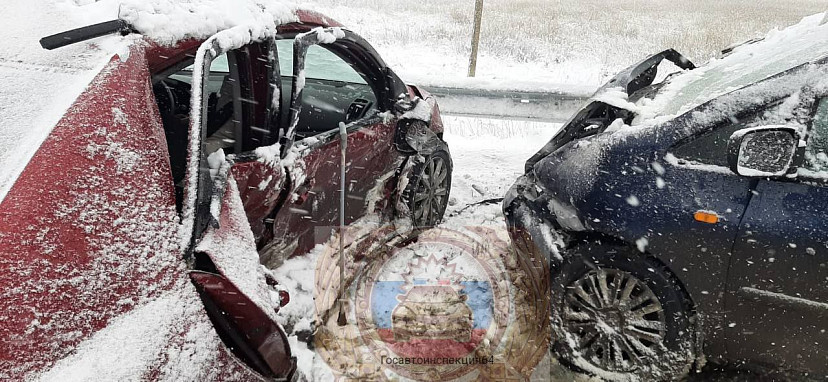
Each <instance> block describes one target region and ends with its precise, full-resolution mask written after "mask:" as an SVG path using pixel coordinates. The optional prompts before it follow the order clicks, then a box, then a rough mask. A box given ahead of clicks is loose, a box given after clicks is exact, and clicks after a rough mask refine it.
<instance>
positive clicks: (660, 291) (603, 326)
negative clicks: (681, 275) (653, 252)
mask: <svg viewBox="0 0 828 382" xmlns="http://www.w3.org/2000/svg"><path fill="white" fill-rule="evenodd" d="M691 311H692V304H691V303H690V301H689V299H688V298H687V296H686V294H685V293H684V291H683V289H682V288H681V287H680V286H679V285H678V283H677V282H676V281H675V279H674V278H673V277H672V276H671V274H670V272H669V271H668V270H667V269H665V267H663V266H661V265H659V264H658V263H657V262H656V261H654V260H652V259H648V258H646V257H645V256H643V255H642V254H641V253H637V252H635V251H633V250H632V249H627V248H618V247H611V246H606V245H600V244H586V245H581V246H578V247H575V248H574V249H573V250H572V251H571V252H570V254H569V256H566V260H565V261H564V263H563V265H562V266H561V267H560V268H559V269H558V270H557V271H554V272H553V274H552V334H553V341H554V349H555V351H556V352H557V354H558V356H559V357H560V361H561V363H563V364H565V365H567V366H569V367H570V368H573V369H575V370H576V371H583V372H587V373H589V374H592V375H595V376H598V377H600V378H602V379H604V380H610V381H630V380H674V379H677V378H680V377H681V376H683V375H685V374H687V373H688V372H689V371H690V368H691V366H692V364H693V361H694V359H695V357H694V354H693V349H694V347H693V339H694V338H695V336H694V332H695V326H694V325H693V323H692V322H691V321H692V320H691V316H692V315H691Z"/></svg>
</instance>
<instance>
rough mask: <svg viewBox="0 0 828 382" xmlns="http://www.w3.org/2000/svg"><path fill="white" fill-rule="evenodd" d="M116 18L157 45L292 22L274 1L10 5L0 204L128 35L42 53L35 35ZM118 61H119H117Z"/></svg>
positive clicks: (2, 49) (1, 107)
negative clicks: (128, 23)
mask: <svg viewBox="0 0 828 382" xmlns="http://www.w3.org/2000/svg"><path fill="white" fill-rule="evenodd" d="M116 18H122V19H124V20H126V21H128V22H130V23H131V24H132V25H133V26H134V27H135V28H136V29H137V30H138V31H139V32H141V33H142V34H143V35H145V36H147V37H149V38H150V39H153V40H155V41H157V42H159V43H162V44H171V43H174V42H175V41H178V40H181V39H185V38H206V37H209V36H211V35H213V34H215V33H217V32H218V31H221V30H227V29H239V30H242V31H243V32H244V33H246V34H248V38H254V39H255V38H257V37H260V36H265V35H268V34H271V33H273V32H274V31H275V29H276V27H277V26H278V25H281V24H283V23H287V22H291V21H296V20H298V17H297V16H296V10H295V8H294V7H293V6H291V5H287V4H285V3H283V2H279V1H274V0H249V1H243V0H190V1H172V0H148V1H138V0H125V1H123V0H101V1H97V2H95V1H93V0H31V1H23V0H11V1H7V2H4V4H3V12H2V14H1V15H0V23H2V25H3V28H0V201H2V199H3V198H4V197H5V196H6V194H7V193H8V191H9V189H10V188H11V187H12V185H13V184H14V182H15V180H16V179H17V177H18V176H19V175H20V173H21V172H22V171H23V169H24V168H25V167H26V165H27V164H28V162H29V160H31V158H32V156H33V155H34V153H35V152H36V151H37V149H38V148H39V147H40V145H41V143H43V140H44V139H45V138H46V137H47V136H48V135H49V133H50V132H51V130H52V128H53V127H54V126H55V125H56V124H57V122H58V121H59V120H60V118H61V117H62V116H63V114H64V113H65V112H66V110H67V109H68V108H69V107H70V106H71V105H72V103H73V102H74V101H75V99H77V97H78V96H80V94H81V93H83V91H84V90H85V89H86V87H87V86H88V85H89V84H90V82H91V81H92V80H93V79H94V78H95V75H96V74H97V73H98V72H100V71H101V69H102V68H103V67H104V65H106V63H107V62H108V61H109V59H110V58H111V57H112V56H113V55H114V54H116V53H119V52H126V51H127V48H126V47H127V45H128V44H129V43H130V42H131V41H134V40H135V39H136V38H137V37H136V36H129V37H120V36H107V37H103V38H99V39H94V40H91V41H90V42H86V43H78V44H74V45H69V46H66V47H63V48H59V49H56V50H52V51H47V50H45V49H43V48H41V47H40V44H39V40H40V39H41V38H42V37H45V36H48V35H52V34H55V33H60V32H64V31H67V30H70V29H74V28H79V27H83V26H86V25H90V24H94V23H98V22H103V21H109V20H114V19H116ZM124 58H126V56H124Z"/></svg>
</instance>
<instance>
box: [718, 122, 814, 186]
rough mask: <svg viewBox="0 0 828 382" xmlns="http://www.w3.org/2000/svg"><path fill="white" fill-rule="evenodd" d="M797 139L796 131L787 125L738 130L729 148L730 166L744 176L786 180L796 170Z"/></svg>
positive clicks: (728, 159) (731, 138) (728, 158)
mask: <svg viewBox="0 0 828 382" xmlns="http://www.w3.org/2000/svg"><path fill="white" fill-rule="evenodd" d="M797 136H798V135H797V130H796V128H793V127H789V126H784V125H772V126H759V127H751V128H747V129H742V130H738V131H736V132H735V133H733V135H731V136H730V140H729V141H728V144H727V162H728V166H729V167H730V170H731V171H733V172H734V173H736V174H739V175H742V176H748V177H777V176H784V175H786V174H787V173H788V172H789V171H790V170H791V169H792V168H793V167H794V166H793V164H794V158H795V157H796V154H797V147H798V143H799V139H798V138H797Z"/></svg>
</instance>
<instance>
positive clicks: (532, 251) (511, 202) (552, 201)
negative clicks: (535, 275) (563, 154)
mask: <svg viewBox="0 0 828 382" xmlns="http://www.w3.org/2000/svg"><path fill="white" fill-rule="evenodd" d="M503 215H504V216H505V217H506V228H507V230H508V232H509V237H510V238H511V239H512V244H513V246H514V248H515V250H516V251H517V252H518V254H519V255H521V256H528V257H529V258H531V259H536V258H537V259H543V260H544V261H546V262H547V264H548V265H549V266H551V267H555V266H557V265H560V264H561V263H562V262H563V256H562V253H563V249H564V248H566V246H567V243H568V242H569V241H570V238H571V236H572V233H575V232H580V231H586V230H588V229H589V227H587V226H586V225H585V224H584V223H583V222H582V221H581V219H580V217H579V214H578V212H577V210H576V209H575V208H574V207H572V206H570V205H569V204H568V203H565V202H563V201H561V200H559V199H558V198H555V197H554V196H553V195H552V194H551V193H550V192H548V191H546V190H544V189H543V187H541V186H540V185H538V183H537V182H536V181H535V180H534V176H533V175H532V174H526V175H523V176H521V177H520V178H518V180H517V181H516V182H515V184H514V185H512V187H511V188H510V189H509V191H508V192H507V194H506V196H505V198H504V199H503Z"/></svg>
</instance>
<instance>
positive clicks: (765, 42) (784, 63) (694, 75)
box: [607, 13, 828, 125]
mask: <svg viewBox="0 0 828 382" xmlns="http://www.w3.org/2000/svg"><path fill="white" fill-rule="evenodd" d="M825 21H826V13H819V14H815V15H812V16H808V17H805V18H803V19H802V21H800V22H799V23H798V24H796V25H793V26H790V27H788V28H785V29H782V30H778V29H774V30H772V31H770V32H769V33H768V34H767V35H766V36H765V37H764V38H763V39H757V40H755V41H753V42H750V43H746V44H743V45H740V46H736V47H735V48H732V49H728V50H727V51H726V52H727V54H726V55H725V56H723V57H720V58H715V59H712V60H710V61H709V62H708V63H706V64H705V65H703V66H700V67H698V68H696V69H693V70H689V71H684V72H682V73H679V74H677V75H674V76H673V77H671V78H669V79H668V80H667V82H666V83H665V84H664V85H663V86H662V87H661V88H660V89H659V90H658V92H657V93H656V94H655V96H654V97H652V98H643V99H640V100H635V103H634V105H633V104H627V105H626V107H625V108H626V109H628V110H630V111H633V112H635V113H636V114H638V117H637V118H636V120H635V121H634V122H633V124H634V125H637V124H650V123H653V122H660V121H664V120H667V119H670V118H673V117H676V116H679V115H681V114H684V113H685V112H687V111H689V110H691V109H693V108H695V107H697V106H699V105H702V104H704V103H705V102H707V101H710V100H712V99H715V98H718V97H719V96H722V95H724V94H727V93H730V92H733V91H734V90H737V89H741V88H744V87H745V86H748V85H751V84H754V83H757V82H760V81H762V80H764V79H767V78H770V77H772V76H774V75H776V74H779V73H782V72H785V71H788V70H790V69H793V68H796V67H798V66H801V65H803V64H807V63H810V62H814V61H817V60H819V59H821V58H824V57H826V56H828V43H826V41H828V24H826V23H825ZM618 93H620V92H616V95H618ZM607 98H613V97H612V96H610V97H607ZM615 98H617V97H615ZM618 102H621V100H618Z"/></svg>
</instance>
